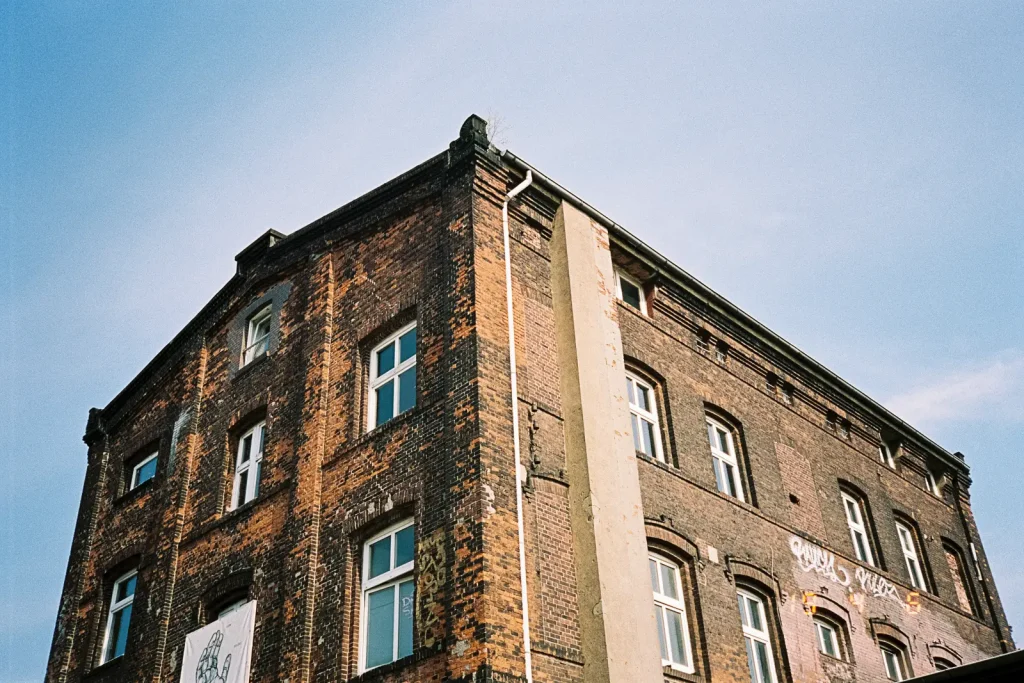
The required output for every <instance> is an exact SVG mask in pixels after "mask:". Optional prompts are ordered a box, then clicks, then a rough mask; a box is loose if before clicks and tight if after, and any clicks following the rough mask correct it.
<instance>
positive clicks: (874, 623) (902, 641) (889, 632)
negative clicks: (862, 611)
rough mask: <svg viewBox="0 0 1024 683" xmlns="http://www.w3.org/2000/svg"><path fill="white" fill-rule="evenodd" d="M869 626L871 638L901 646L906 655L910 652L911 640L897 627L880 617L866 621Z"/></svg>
mask: <svg viewBox="0 0 1024 683" xmlns="http://www.w3.org/2000/svg"><path fill="white" fill-rule="evenodd" d="M868 624H869V625H870V626H871V636H872V637H873V638H874V639H875V640H876V641H879V642H882V641H885V640H888V641H890V642H893V643H896V644H897V645H900V646H902V647H903V648H904V649H905V650H906V651H907V652H908V653H910V652H912V648H911V647H910V643H911V638H910V636H909V635H907V633H906V632H904V631H903V629H901V628H900V627H899V626H897V625H896V624H894V623H892V622H891V621H889V620H888V619H885V618H882V617H872V618H870V619H868Z"/></svg>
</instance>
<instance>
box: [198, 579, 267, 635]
mask: <svg viewBox="0 0 1024 683" xmlns="http://www.w3.org/2000/svg"><path fill="white" fill-rule="evenodd" d="M252 577H253V571H252V569H250V568H246V569H239V570H237V571H234V572H231V573H230V574H228V575H227V576H225V577H223V578H221V579H218V580H217V581H215V582H214V583H213V584H211V585H210V586H209V587H208V588H207V589H206V590H205V591H203V594H202V596H201V597H200V599H199V604H198V605H197V609H196V615H195V616H196V625H197V626H199V625H202V624H205V623H209V622H210V621H212V620H213V619H214V618H215V617H216V614H217V610H218V608H219V607H221V606H222V605H223V604H224V603H226V602H229V601H231V600H233V599H237V598H241V597H245V598H252Z"/></svg>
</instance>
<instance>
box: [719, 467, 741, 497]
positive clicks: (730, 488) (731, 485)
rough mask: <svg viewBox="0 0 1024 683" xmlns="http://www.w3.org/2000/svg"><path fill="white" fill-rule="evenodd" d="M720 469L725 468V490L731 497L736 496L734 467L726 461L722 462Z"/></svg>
mask: <svg viewBox="0 0 1024 683" xmlns="http://www.w3.org/2000/svg"><path fill="white" fill-rule="evenodd" d="M722 469H723V470H725V477H724V478H725V492H726V493H728V494H729V495H730V496H732V497H733V498H738V497H739V496H738V495H736V468H734V467H733V466H732V465H730V464H729V463H727V462H722Z"/></svg>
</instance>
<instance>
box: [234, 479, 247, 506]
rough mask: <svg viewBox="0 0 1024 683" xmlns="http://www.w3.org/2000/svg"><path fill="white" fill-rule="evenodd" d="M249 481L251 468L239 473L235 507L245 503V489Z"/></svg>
mask: <svg viewBox="0 0 1024 683" xmlns="http://www.w3.org/2000/svg"><path fill="white" fill-rule="evenodd" d="M248 481H249V470H246V471H245V472H242V473H241V474H240V475H238V498H237V499H236V500H235V507H238V506H239V505H242V504H243V503H245V500H246V498H245V493H246V492H245V489H246V484H247V483H248Z"/></svg>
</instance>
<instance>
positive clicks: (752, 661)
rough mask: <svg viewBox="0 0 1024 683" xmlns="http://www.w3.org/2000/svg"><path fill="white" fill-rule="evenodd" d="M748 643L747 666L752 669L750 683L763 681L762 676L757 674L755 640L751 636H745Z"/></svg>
mask: <svg viewBox="0 0 1024 683" xmlns="http://www.w3.org/2000/svg"><path fill="white" fill-rule="evenodd" d="M743 640H745V641H746V643H747V668H748V669H749V670H750V683H761V682H762V678H761V677H760V676H759V675H758V674H757V660H756V658H755V657H754V641H753V640H752V639H751V638H744V639H743Z"/></svg>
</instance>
